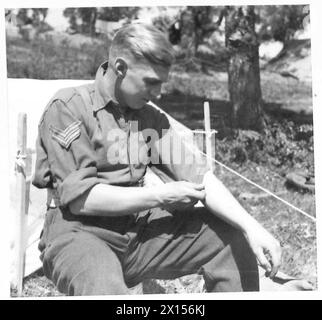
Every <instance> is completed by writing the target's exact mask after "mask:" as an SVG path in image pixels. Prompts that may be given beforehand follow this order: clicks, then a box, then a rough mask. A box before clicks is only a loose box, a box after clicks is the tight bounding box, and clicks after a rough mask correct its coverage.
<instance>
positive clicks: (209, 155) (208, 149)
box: [203, 101, 214, 172]
mask: <svg viewBox="0 0 322 320" xmlns="http://www.w3.org/2000/svg"><path fill="white" fill-rule="evenodd" d="M203 108H204V121H205V136H206V154H207V162H208V167H209V168H210V170H211V171H212V172H213V169H214V163H213V161H212V147H211V126H210V110H209V102H208V101H205V102H204V105H203Z"/></svg>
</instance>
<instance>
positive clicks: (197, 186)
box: [194, 183, 205, 191]
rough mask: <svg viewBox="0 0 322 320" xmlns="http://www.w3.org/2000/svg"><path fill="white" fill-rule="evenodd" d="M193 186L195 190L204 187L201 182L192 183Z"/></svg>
mask: <svg viewBox="0 0 322 320" xmlns="http://www.w3.org/2000/svg"><path fill="white" fill-rule="evenodd" d="M194 188H195V190H199V191H201V190H204V189H205V186H204V185H203V184H202V183H201V184H194Z"/></svg>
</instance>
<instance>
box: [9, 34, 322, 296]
mask: <svg viewBox="0 0 322 320" xmlns="http://www.w3.org/2000/svg"><path fill="white" fill-rule="evenodd" d="M105 52H106V48H102V47H101V46H97V45H92V46H90V45H83V46H82V48H81V50H79V48H78V49H77V48H74V47H72V46H70V45H69V44H68V43H66V42H65V43H63V44H62V45H61V46H60V47H59V46H57V45H54V44H53V43H50V42H48V41H47V42H45V41H43V40H41V39H36V40H34V41H32V42H25V41H23V40H20V39H16V40H12V39H7V62H8V77H15V78H19V77H26V78H37V79H91V78H93V77H94V75H95V72H96V68H97V67H98V65H99V64H100V63H101V62H102V61H103V60H104V59H105ZM261 79H262V80H261V81H262V82H261V84H262V93H263V99H264V100H265V102H266V103H265V111H266V114H267V117H268V130H267V133H266V135H261V136H260V137H259V139H252V138H249V134H248V133H247V132H240V135H239V136H238V137H236V136H233V137H229V136H227V135H226V134H223V135H222V136H220V135H219V136H218V140H217V141H216V157H217V159H220V160H221V161H222V162H224V163H225V164H226V165H228V166H230V167H232V168H233V169H235V170H236V171H238V172H239V173H240V174H242V175H244V176H246V177H247V178H249V179H250V180H252V181H254V182H256V183H258V184H259V185H261V186H263V187H265V188H267V189H269V190H271V191H272V192H275V193H281V194H282V195H281V197H282V198H283V199H285V200H287V201H288V202H290V203H292V204H293V205H294V206H296V207H298V208H300V209H302V210H303V211H305V212H307V213H308V214H310V215H312V216H315V196H314V194H311V193H302V192H299V191H297V190H292V189H288V188H286V186H285V175H286V174H287V173H288V172H290V171H296V170H300V171H306V172H310V173H314V161H313V137H312V136H310V135H309V136H308V137H307V136H306V137H304V138H303V137H302V138H298V131H299V130H300V128H302V127H301V126H302V125H303V124H304V123H305V124H306V125H307V126H308V127H309V130H311V129H312V89H311V83H309V82H302V81H297V80H294V79H290V78H284V77H281V76H280V75H279V74H277V73H274V72H271V71H266V70H262V72H261ZM205 99H207V100H209V101H210V102H211V114H212V119H211V120H212V127H213V128H216V129H219V128H220V129H222V132H224V129H225V128H226V127H225V126H226V124H225V123H226V120H227V113H228V112H229V101H228V100H229V95H228V90H227V74H226V73H225V72H222V71H215V70H212V69H209V72H208V74H200V72H187V71H186V70H184V69H183V68H182V67H181V66H175V68H174V72H173V73H172V74H171V77H170V81H169V82H168V83H167V84H166V85H165V86H164V88H163V98H162V99H161V100H160V101H159V102H158V104H159V105H160V106H162V107H164V109H165V110H166V111H167V112H169V113H170V114H171V115H172V116H173V117H174V118H176V119H178V120H179V121H181V122H183V123H184V124H185V125H187V126H188V127H190V128H192V129H196V128H198V129H200V128H203V111H202V103H203V101H204V100H205ZM216 172H217V175H218V176H219V177H220V178H221V180H222V181H223V182H224V184H225V185H226V186H227V187H228V188H229V189H230V190H231V192H232V193H233V194H234V195H235V196H236V197H237V198H238V199H239V201H240V202H241V203H242V205H243V206H244V207H245V208H246V209H247V210H248V212H249V213H250V214H251V215H252V216H254V217H255V218H256V219H257V220H258V221H259V222H260V223H261V224H262V225H264V226H265V227H266V228H267V229H268V230H269V231H270V232H271V233H273V234H274V236H275V237H276V238H277V239H278V240H280V241H283V242H284V243H285V245H284V254H283V264H282V268H281V270H282V271H284V272H285V273H287V274H289V275H291V276H294V277H299V278H305V279H307V280H309V281H310V282H312V283H313V285H314V287H315V288H316V287H317V272H316V251H317V249H316V229H315V225H314V223H313V222H312V221H311V220H309V219H308V218H306V217H304V216H302V215H300V214H299V213H297V212H296V211H295V210H293V209H291V208H289V207H287V206H286V205H285V204H283V203H281V202H279V201H277V200H276V199H274V198H272V197H264V198H259V199H249V200H247V201H246V200H243V199H242V198H241V193H242V192H249V193H253V194H256V193H258V192H259V191H258V190H256V189H255V188H254V187H252V186H251V185H249V184H247V183H246V182H245V181H243V180H241V179H239V178H236V176H234V175H232V174H231V173H229V172H227V171H226V170H225V169H220V168H219V167H218V166H217V167H216ZM143 288H144V291H145V292H147V293H162V292H163V293H178V292H179V293H180V292H203V286H202V280H201V279H200V277H198V276H195V275H192V276H187V277H183V278H180V279H177V280H175V281H161V280H158V281H148V282H145V283H144V284H143ZM12 295H13V296H14V295H15V291H14V290H13V291H12ZM57 295H60V294H59V293H58V291H57V290H56V289H55V287H54V286H53V284H52V283H51V282H50V281H49V280H48V279H46V278H45V277H44V276H43V275H42V274H41V273H36V274H33V275H31V276H30V277H28V278H27V279H25V282H24V292H23V296H34V297H36V296H57Z"/></svg>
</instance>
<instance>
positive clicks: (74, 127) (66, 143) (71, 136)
mask: <svg viewBox="0 0 322 320" xmlns="http://www.w3.org/2000/svg"><path fill="white" fill-rule="evenodd" d="M81 123H82V122H81V121H75V122H73V123H72V124H70V125H69V126H68V127H67V128H66V129H65V130H61V129H58V128H55V127H54V126H50V131H51V132H52V137H53V139H55V140H56V141H57V142H58V143H59V144H60V145H61V146H62V147H63V148H65V149H68V148H69V147H70V145H71V143H72V142H73V141H74V140H76V139H77V138H78V137H79V136H80V134H81V130H80V125H81Z"/></svg>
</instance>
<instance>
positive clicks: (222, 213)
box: [33, 23, 281, 295]
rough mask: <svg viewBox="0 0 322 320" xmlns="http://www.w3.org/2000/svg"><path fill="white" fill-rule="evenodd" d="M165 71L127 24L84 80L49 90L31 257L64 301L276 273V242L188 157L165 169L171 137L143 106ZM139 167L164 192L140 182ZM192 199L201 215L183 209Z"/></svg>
mask: <svg viewBox="0 0 322 320" xmlns="http://www.w3.org/2000/svg"><path fill="white" fill-rule="evenodd" d="M172 62H173V52H172V47H171V45H170V44H169V42H168V40H167V39H166V37H165V36H164V35H163V34H162V33H161V32H160V31H158V30H157V29H155V28H154V27H152V26H149V25H145V24H139V23H137V24H132V25H128V26H126V27H123V28H121V29H120V30H119V31H118V32H117V33H116V35H115V37H114V39H113V41H112V44H111V47H110V51H109V56H108V62H104V63H103V64H102V65H101V66H100V67H99V69H98V71H97V74H96V78H95V82H94V83H93V84H89V85H85V86H82V87H79V88H67V89H63V90H60V91H59V92H58V93H56V94H55V95H54V97H53V98H52V99H51V101H50V102H49V104H48V105H47V107H46V109H45V112H44V113H43V116H42V118H41V120H40V123H39V135H38V141H37V162H36V172H35V176H34V180H33V183H34V185H35V186H37V187H39V188H47V189H48V201H47V207H48V210H47V214H46V219H45V225H44V228H43V233H42V236H41V241H40V244H39V249H40V251H41V260H42V262H43V270H44V273H45V275H46V276H47V277H48V278H49V279H51V280H52V281H53V282H54V283H55V284H56V286H57V288H58V290H59V291H61V292H63V293H65V294H68V295H104V294H126V293H128V288H129V287H132V286H135V285H136V284H138V283H140V282H142V281H143V280H144V279H148V278H162V279H170V278H176V277H180V276H182V275H186V274H191V273H199V274H202V275H203V277H204V279H205V285H206V289H207V291H212V292H214V291H257V290H258V289H259V284H258V281H259V279H258V268H257V260H258V261H259V263H260V264H261V265H262V266H264V268H265V269H266V270H267V271H268V272H269V273H270V275H271V276H274V275H275V274H276V272H277V269H278V267H279V264H280V258H281V249H280V246H279V243H278V242H277V241H276V240H275V239H274V238H273V236H272V235H271V234H269V233H268V232H267V231H266V230H265V229H264V228H263V227H261V226H260V225H259V224H258V222H256V221H255V220H254V219H253V218H252V217H251V216H250V215H249V214H248V213H247V212H246V211H245V210H244V209H243V208H242V207H241V206H240V204H239V203H238V202H237V200H235V198H234V197H233V196H232V195H231V193H230V192H229V191H228V190H227V189H226V188H225V187H224V186H223V184H222V183H221V182H220V181H219V180H218V179H217V178H216V177H215V176H214V175H213V174H212V173H211V172H209V169H208V168H207V165H206V164H205V165H203V163H204V162H203V160H204V159H197V156H196V155H195V154H193V155H192V157H190V160H191V159H194V160H193V161H186V160H187V159H188V158H189V156H191V153H193V152H192V151H191V149H187V148H186V147H185V145H184V144H182V146H183V148H184V151H185V152H183V153H180V154H184V155H186V156H187V158H184V159H181V161H180V162H178V161H176V159H175V158H176V155H175V152H176V150H177V147H175V144H174V142H173V141H174V140H175V139H174V138H176V137H178V135H177V133H176V131H175V130H174V128H173V126H172V125H171V124H170V123H169V120H168V118H167V117H166V116H165V115H164V114H163V113H162V112H160V111H158V110H156V109H155V108H153V107H152V106H150V105H149V104H148V101H149V100H152V99H154V98H155V97H157V96H158V95H159V94H160V91H161V85H162V83H164V82H166V81H167V79H168V75H169V70H170V66H171V64H172ZM163 142H165V143H163ZM160 146H161V147H160ZM189 152H190V154H189ZM197 160H198V161H197ZM199 160H201V161H199ZM148 166H149V167H150V168H151V169H152V170H153V171H154V172H156V173H157V174H158V175H159V176H160V177H161V178H162V180H163V181H164V182H165V183H164V184H160V185H156V186H144V185H142V179H143V177H144V175H145V172H146V170H147V167H148ZM199 200H200V201H202V202H203V204H204V207H194V205H195V204H196V202H198V201H199ZM256 258H257V260H256Z"/></svg>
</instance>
